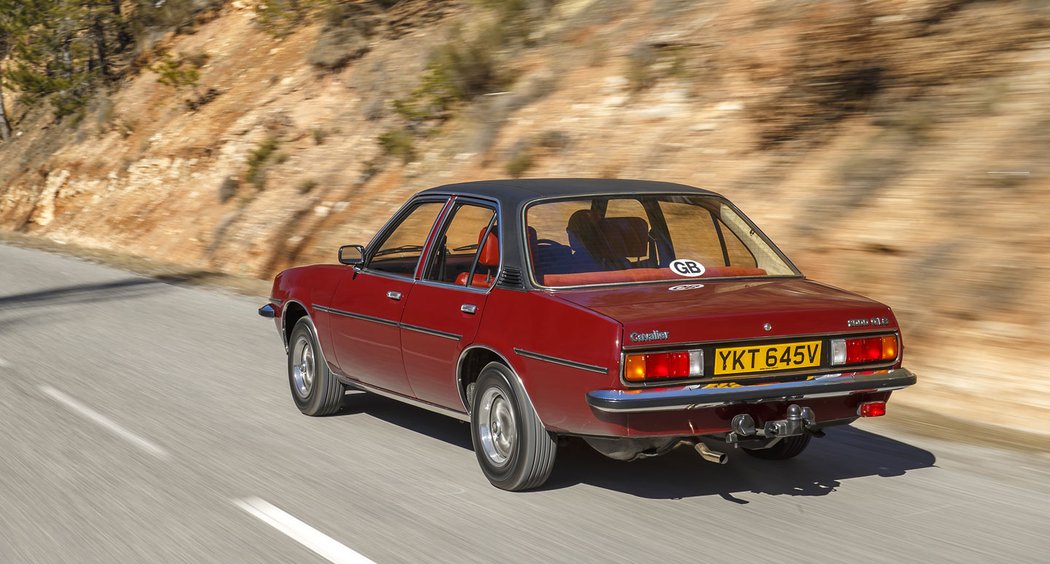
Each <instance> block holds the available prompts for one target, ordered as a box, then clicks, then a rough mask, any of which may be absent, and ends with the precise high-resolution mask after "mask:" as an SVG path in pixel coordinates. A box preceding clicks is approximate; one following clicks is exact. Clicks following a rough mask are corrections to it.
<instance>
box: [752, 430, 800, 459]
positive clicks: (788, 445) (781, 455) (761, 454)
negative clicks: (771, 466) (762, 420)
mask: <svg viewBox="0 0 1050 564" xmlns="http://www.w3.org/2000/svg"><path fill="white" fill-rule="evenodd" d="M811 437H812V435H810V434H809V433H806V434H804V435H797V436H794V437H785V438H783V439H780V440H779V441H777V443H776V444H775V445H773V446H771V447H769V448H744V452H746V453H748V454H750V455H751V456H754V457H755V458H762V459H765V460H787V459H788V458H795V457H796V456H798V455H800V454H802V451H804V450H806V447H807V446H809V440H810V438H811Z"/></svg>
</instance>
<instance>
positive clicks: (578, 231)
mask: <svg viewBox="0 0 1050 564" xmlns="http://www.w3.org/2000/svg"><path fill="white" fill-rule="evenodd" d="M600 219H601V216H599V215H598V212H594V211H591V210H577V211H575V212H573V214H572V215H571V216H569V223H568V224H567V225H566V226H565V232H566V233H567V234H568V235H569V246H570V247H572V249H573V250H575V251H579V250H586V251H588V252H594V249H591V248H588V247H594V246H596V244H595V243H596V240H600V239H601V232H600V231H599V230H598V221H599V220H600Z"/></svg>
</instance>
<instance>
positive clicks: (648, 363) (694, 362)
mask: <svg viewBox="0 0 1050 564" xmlns="http://www.w3.org/2000/svg"><path fill="white" fill-rule="evenodd" d="M623 374H624V376H623V377H624V379H625V380H627V381H628V382H644V381H646V380H666V379H675V378H689V377H691V376H702V375H703V374H704V351H702V350H692V351H672V352H661V353H638V354H629V355H627V358H626V360H625V363H624V372H623Z"/></svg>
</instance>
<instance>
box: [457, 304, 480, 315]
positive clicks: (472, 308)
mask: <svg viewBox="0 0 1050 564" xmlns="http://www.w3.org/2000/svg"><path fill="white" fill-rule="evenodd" d="M459 311H462V312H463V313H469V314H470V315H474V314H475V313H477V312H478V306H476V305H474V304H463V305H461V306H459Z"/></svg>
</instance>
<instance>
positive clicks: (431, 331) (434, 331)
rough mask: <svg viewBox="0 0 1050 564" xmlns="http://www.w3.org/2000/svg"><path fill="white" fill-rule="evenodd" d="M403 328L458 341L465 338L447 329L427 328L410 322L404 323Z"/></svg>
mask: <svg viewBox="0 0 1050 564" xmlns="http://www.w3.org/2000/svg"><path fill="white" fill-rule="evenodd" d="M401 328H402V329H407V330H408V331H415V332H416V333H423V334H424V335H433V336H435V337H442V338H444V339H451V340H453V341H458V340H460V339H462V338H463V335H457V334H455V333H448V332H445V331H438V330H437V329H427V328H426V327H420V326H418V325H409V324H408V323H402V324H401Z"/></svg>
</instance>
